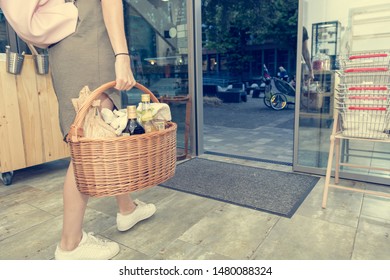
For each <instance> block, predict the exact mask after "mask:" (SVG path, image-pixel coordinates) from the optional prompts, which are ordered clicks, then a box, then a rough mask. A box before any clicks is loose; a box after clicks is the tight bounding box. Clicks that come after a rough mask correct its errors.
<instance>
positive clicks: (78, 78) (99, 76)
mask: <svg viewBox="0 0 390 280" xmlns="http://www.w3.org/2000/svg"><path fill="white" fill-rule="evenodd" d="M76 5H77V7H78V10H79V19H78V24H77V29H76V32H75V33H73V34H72V35H70V36H68V37H67V38H65V39H63V40H62V41H61V42H59V43H57V44H55V45H53V46H51V47H50V48H49V61H50V69H51V73H52V78H53V86H54V90H55V92H56V95H57V98H58V103H59V119H60V126H61V130H62V132H63V134H64V136H65V135H66V134H67V133H68V132H69V128H70V126H71V124H72V123H73V121H74V117H75V115H76V114H75V110H74V108H73V105H72V102H71V99H72V98H77V97H78V96H79V92H80V90H81V89H82V88H83V87H84V86H88V87H89V88H90V89H91V91H92V90H94V89H96V88H97V87H99V86H101V85H102V84H104V83H107V82H110V81H113V80H115V57H114V52H113V49H112V46H111V43H110V40H109V38H108V34H107V30H106V27H105V25H104V21H103V14H102V7H101V3H100V0H77V1H76ZM107 94H109V97H110V98H111V100H112V101H113V102H114V105H115V106H116V107H117V108H121V104H120V101H121V99H120V95H119V92H118V91H116V90H112V91H110V92H107Z"/></svg>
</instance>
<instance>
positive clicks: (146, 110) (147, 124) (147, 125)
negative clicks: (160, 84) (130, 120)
mask: <svg viewBox="0 0 390 280" xmlns="http://www.w3.org/2000/svg"><path fill="white" fill-rule="evenodd" d="M141 104H142V106H141V125H142V126H143V127H144V129H145V133H149V132H152V131H156V128H155V127H154V125H153V114H152V110H151V107H150V95H149V94H142V95H141Z"/></svg>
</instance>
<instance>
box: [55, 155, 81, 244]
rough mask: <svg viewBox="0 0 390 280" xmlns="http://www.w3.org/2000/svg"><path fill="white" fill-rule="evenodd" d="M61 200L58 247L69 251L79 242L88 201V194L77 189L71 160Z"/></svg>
mask: <svg viewBox="0 0 390 280" xmlns="http://www.w3.org/2000/svg"><path fill="white" fill-rule="evenodd" d="M63 201H64V217H63V227H62V236H61V242H60V248H61V249H63V250H66V251H70V250H73V249H75V248H76V247H77V246H78V244H79V243H80V240H81V237H82V228H83V220H84V213H85V209H86V207H87V202H88V196H87V195H84V194H82V193H80V192H79V190H78V189H77V186H76V181H75V177H74V172H73V164H72V162H71V163H70V165H69V168H68V171H67V173H66V176H65V182H64V194H63Z"/></svg>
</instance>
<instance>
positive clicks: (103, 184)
mask: <svg viewBox="0 0 390 280" xmlns="http://www.w3.org/2000/svg"><path fill="white" fill-rule="evenodd" d="M114 86H115V82H110V83H107V84H104V85H102V86H100V87H99V88H97V89H96V90H94V91H93V92H92V93H91V95H90V96H89V97H88V99H87V100H86V101H85V103H84V104H83V106H82V107H81V108H80V110H79V111H78V113H77V115H76V118H75V120H74V122H73V124H72V126H71V129H70V131H69V134H68V137H67V139H68V142H69V145H70V152H71V158H72V162H73V167H74V174H75V179H76V184H77V188H78V189H79V191H80V192H81V193H83V194H87V195H89V196H94V197H103V196H114V195H119V194H124V193H129V192H133V191H137V190H142V189H145V188H149V187H152V186H155V185H158V184H160V183H163V182H165V181H167V180H168V179H170V178H171V177H173V176H174V174H175V168H176V130H177V125H176V124H175V123H173V122H169V123H168V128H166V129H165V130H163V131H155V132H150V133H145V134H139V135H132V136H119V137H112V138H99V139H88V138H85V137H83V136H82V125H83V121H84V117H85V115H86V113H87V112H88V109H89V108H90V106H91V105H92V103H93V100H95V99H96V98H98V97H99V96H100V95H101V94H102V93H103V92H105V91H106V90H107V89H110V88H112V87H114ZM135 87H136V88H138V89H140V90H141V91H143V92H144V93H148V94H149V95H150V97H151V100H152V102H155V103H158V102H159V101H158V99H157V98H156V97H155V96H154V95H153V93H152V92H151V91H150V90H148V89H147V88H146V87H144V86H142V85H140V84H136V86H135Z"/></svg>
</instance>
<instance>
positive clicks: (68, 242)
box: [60, 235, 83, 251]
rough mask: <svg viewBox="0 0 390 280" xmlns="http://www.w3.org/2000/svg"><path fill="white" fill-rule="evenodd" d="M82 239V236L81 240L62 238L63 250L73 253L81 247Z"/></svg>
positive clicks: (61, 246) (61, 245)
mask: <svg viewBox="0 0 390 280" xmlns="http://www.w3.org/2000/svg"><path fill="white" fill-rule="evenodd" d="M82 237H83V236H82V235H81V236H80V237H79V238H76V239H74V238H66V237H62V238H61V242H60V248H61V250H64V251H73V250H74V249H76V248H77V246H79V244H80V241H81V239H82Z"/></svg>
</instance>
